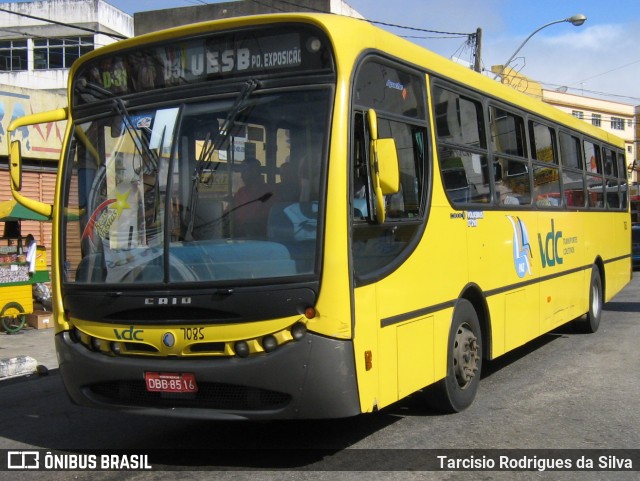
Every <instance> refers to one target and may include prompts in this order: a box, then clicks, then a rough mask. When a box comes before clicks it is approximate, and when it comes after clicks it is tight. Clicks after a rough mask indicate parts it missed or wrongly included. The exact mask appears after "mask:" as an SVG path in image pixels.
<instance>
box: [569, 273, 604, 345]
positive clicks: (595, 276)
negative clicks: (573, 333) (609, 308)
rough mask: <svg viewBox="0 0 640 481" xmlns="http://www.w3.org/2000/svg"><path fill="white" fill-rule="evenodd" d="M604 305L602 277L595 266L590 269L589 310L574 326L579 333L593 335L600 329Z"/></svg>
mask: <svg viewBox="0 0 640 481" xmlns="http://www.w3.org/2000/svg"><path fill="white" fill-rule="evenodd" d="M603 305H604V290H603V289H602V277H601V276H600V270H599V269H598V267H597V266H593V267H592V268H591V282H590V283H589V310H588V311H587V314H586V315H584V316H583V317H581V318H578V319H577V320H576V322H575V326H576V328H577V329H578V331H580V332H584V333H586V334H593V333H594V332H596V331H597V330H598V328H599V327H600V318H601V317H602V307H603Z"/></svg>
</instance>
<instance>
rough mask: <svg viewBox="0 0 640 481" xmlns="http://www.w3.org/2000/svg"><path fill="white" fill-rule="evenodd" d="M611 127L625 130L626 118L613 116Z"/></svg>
mask: <svg viewBox="0 0 640 481" xmlns="http://www.w3.org/2000/svg"><path fill="white" fill-rule="evenodd" d="M611 128H612V129H613V130H624V119H621V118H620V117H611Z"/></svg>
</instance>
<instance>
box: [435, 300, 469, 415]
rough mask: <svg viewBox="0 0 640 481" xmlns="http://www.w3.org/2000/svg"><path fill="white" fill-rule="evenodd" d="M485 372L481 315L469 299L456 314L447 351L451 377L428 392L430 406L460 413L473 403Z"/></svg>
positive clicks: (455, 310) (448, 374)
mask: <svg viewBox="0 0 640 481" xmlns="http://www.w3.org/2000/svg"><path fill="white" fill-rule="evenodd" d="M481 370H482V333H481V330H480V322H479V321H478V314H477V313H476V310H475V309H474V307H473V305H472V304H471V303H470V302H469V301H467V300H466V299H460V300H459V301H458V303H457V304H456V307H455V309H454V311H453V319H452V321H451V329H450V331H449V344H448V348H447V375H446V376H445V377H444V379H441V380H440V381H438V382H437V383H436V384H434V385H433V386H430V387H429V388H428V389H426V390H425V391H424V395H425V399H426V402H427V404H429V406H431V407H432V408H434V409H436V410H438V411H441V412H444V413H457V412H460V411H463V410H464V409H466V408H468V407H469V406H470V405H471V403H472V402H473V400H474V398H475V396H476V392H477V391H478V384H479V383H480V373H481Z"/></svg>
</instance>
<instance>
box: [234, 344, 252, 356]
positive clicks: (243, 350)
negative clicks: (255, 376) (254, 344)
mask: <svg viewBox="0 0 640 481" xmlns="http://www.w3.org/2000/svg"><path fill="white" fill-rule="evenodd" d="M233 350H234V351H235V352H236V356H238V357H247V356H248V355H249V344H247V343H246V342H245V341H238V342H236V343H235V345H234V346H233Z"/></svg>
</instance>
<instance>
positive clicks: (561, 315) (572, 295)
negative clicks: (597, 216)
mask: <svg viewBox="0 0 640 481" xmlns="http://www.w3.org/2000/svg"><path fill="white" fill-rule="evenodd" d="M539 216H540V221H539V226H540V231H539V232H538V234H537V239H535V241H534V242H535V251H536V254H537V255H536V258H537V259H536V263H535V264H536V269H537V270H538V272H539V275H540V277H542V278H543V279H544V280H543V281H542V282H541V283H540V322H541V325H540V333H541V334H543V333H545V332H549V331H550V330H552V329H554V328H556V327H558V326H560V325H562V324H565V323H567V322H569V321H571V320H572V319H575V318H576V317H578V316H580V315H582V314H584V312H585V311H586V306H587V302H586V301H585V295H586V293H587V290H585V289H584V283H585V272H586V273H587V274H589V273H590V270H589V269H588V268H586V269H585V266H588V265H590V264H591V262H592V261H593V260H592V259H591V260H590V255H587V254H586V253H585V241H584V239H585V232H584V223H583V220H582V216H581V215H576V214H575V213H572V212H555V211H541V212H540V214H539ZM587 282H588V279H587Z"/></svg>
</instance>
